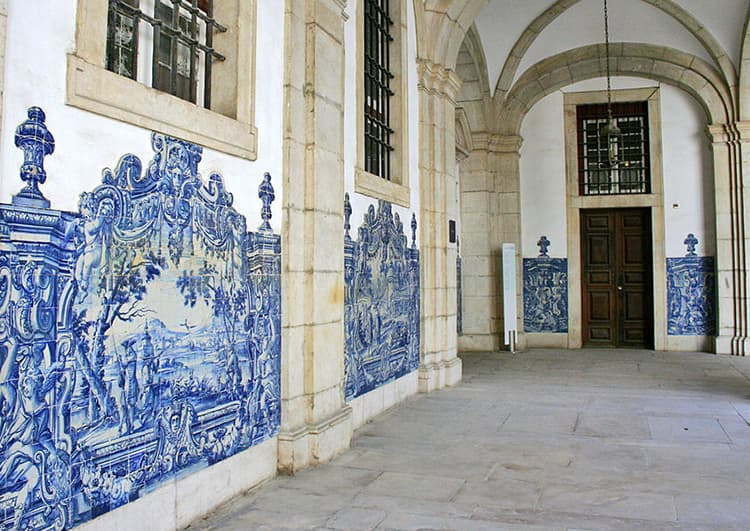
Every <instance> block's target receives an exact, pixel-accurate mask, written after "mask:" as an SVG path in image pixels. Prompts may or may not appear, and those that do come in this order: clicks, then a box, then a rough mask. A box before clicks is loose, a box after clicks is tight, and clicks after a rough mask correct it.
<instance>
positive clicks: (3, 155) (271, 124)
mask: <svg viewBox="0 0 750 531" xmlns="http://www.w3.org/2000/svg"><path fill="white" fill-rule="evenodd" d="M8 11H9V13H8V15H9V16H8V43H7V56H6V57H7V60H6V72H5V97H4V112H3V117H2V118H3V127H2V137H1V138H0V168H2V179H0V201H2V202H4V203H7V202H10V200H11V197H12V195H13V194H15V193H17V192H18V190H20V188H21V186H22V183H21V180H20V179H19V177H18V170H19V167H20V166H21V163H22V162H23V153H22V152H21V151H20V150H19V149H17V148H16V147H15V145H14V143H13V142H14V140H13V138H14V134H15V129H16V126H17V125H18V124H20V123H21V122H23V121H24V120H25V119H26V109H27V108H28V107H31V106H37V107H42V109H44V111H45V113H46V115H47V122H46V123H47V126H48V127H49V129H50V131H51V132H52V134H53V135H54V137H55V152H54V154H52V155H51V156H49V157H47V158H46V160H45V169H46V171H47V182H46V184H44V185H42V187H41V189H42V193H44V195H45V196H46V197H47V198H48V199H49V200H50V201H51V203H52V208H55V209H59V210H69V211H76V210H77V208H78V194H79V193H80V192H82V191H88V190H91V189H93V188H94V187H95V186H97V185H98V184H100V183H101V170H102V169H103V168H105V167H109V168H114V167H115V165H116V164H117V161H118V160H119V158H120V157H121V156H122V155H124V154H126V153H133V154H135V155H137V156H138V157H139V158H140V159H141V161H142V162H143V163H144V166H145V165H146V164H147V163H148V162H149V161H150V160H151V158H152V155H153V151H152V149H151V144H150V131H148V130H144V129H141V128H138V127H135V126H132V125H128V124H124V123H122V122H118V121H115V120H112V119H109V118H104V117H102V116H99V115H96V114H92V113H89V112H85V111H82V110H79V109H76V108H73V107H69V106H66V105H65V103H64V102H65V67H66V54H68V53H70V52H72V51H73V50H74V49H75V42H74V37H75V21H76V2H75V0H35V1H34V2H27V1H25V0H10V2H9V6H8ZM257 16H258V24H257V27H258V33H257V52H256V54H255V59H256V72H257V75H256V87H255V97H256V99H255V125H256V126H257V128H258V158H257V160H255V161H247V160H244V159H240V158H237V157H233V156H230V155H225V154H223V153H219V152H216V151H214V150H208V149H204V152H203V160H202V162H201V164H200V166H199V170H200V172H201V174H202V176H203V177H204V178H207V177H208V175H209V174H210V173H211V172H213V171H216V172H219V173H221V174H222V175H223V177H224V181H225V184H226V188H227V190H228V191H230V192H231V193H233V194H234V200H235V204H234V206H235V208H236V209H237V210H238V211H239V212H240V213H241V214H243V215H245V216H246V217H247V219H248V228H249V229H253V228H255V226H256V225H260V221H261V220H260V209H261V206H262V203H261V202H260V200H259V199H258V185H259V184H260V182H261V179H262V177H263V173H264V172H269V173H271V177H272V183H273V186H274V188H275V190H276V198H277V200H276V201H275V202H274V203H273V204H272V205H271V208H272V213H273V218H272V220H271V225H272V226H273V227H274V230H275V231H276V232H279V231H280V229H281V200H280V198H281V192H282V191H281V182H282V179H281V161H282V147H281V146H282V117H283V101H282V87H283V74H284V72H283V68H284V49H283V46H279V43H280V42H283V31H284V30H283V28H284V5H283V2H258V15H257ZM29 21H34V23H33V27H32V25H30V24H29Z"/></svg>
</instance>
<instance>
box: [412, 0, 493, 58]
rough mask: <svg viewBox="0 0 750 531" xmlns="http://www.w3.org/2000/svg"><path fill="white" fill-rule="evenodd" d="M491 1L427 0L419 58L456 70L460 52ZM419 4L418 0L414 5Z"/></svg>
mask: <svg viewBox="0 0 750 531" xmlns="http://www.w3.org/2000/svg"><path fill="white" fill-rule="evenodd" d="M488 1H489V0H454V1H452V2H446V1H445V0H425V1H424V7H423V8H422V7H420V9H419V11H420V12H421V15H422V20H421V22H420V23H418V25H417V27H418V29H421V30H422V32H421V36H418V39H417V40H418V42H419V43H420V45H421V46H419V45H418V50H417V53H418V57H419V58H420V59H426V60H429V61H431V62H433V63H437V64H440V65H443V67H445V68H447V69H453V68H454V67H455V65H456V59H457V57H458V50H459V48H460V47H461V43H462V42H463V41H464V37H465V36H466V33H467V32H468V31H469V28H470V27H471V26H472V24H473V23H474V20H475V19H476V17H477V15H478V14H479V12H480V11H481V10H482V8H483V7H484V6H485V5H487V2H488ZM418 3H420V2H419V0H415V4H418Z"/></svg>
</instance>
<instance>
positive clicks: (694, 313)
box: [667, 254, 716, 336]
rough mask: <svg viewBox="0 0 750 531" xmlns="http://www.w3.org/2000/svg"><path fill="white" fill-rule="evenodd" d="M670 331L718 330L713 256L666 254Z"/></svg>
mask: <svg viewBox="0 0 750 531" xmlns="http://www.w3.org/2000/svg"><path fill="white" fill-rule="evenodd" d="M667 333H668V334H669V335H670V336H711V335H715V334H716V270H715V265H714V258H713V257H712V256H691V255H690V254H688V255H687V256H685V257H679V258H667Z"/></svg>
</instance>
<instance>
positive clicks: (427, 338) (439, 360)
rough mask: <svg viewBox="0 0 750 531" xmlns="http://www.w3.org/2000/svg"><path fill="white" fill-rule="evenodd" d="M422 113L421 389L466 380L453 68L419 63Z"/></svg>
mask: <svg viewBox="0 0 750 531" xmlns="http://www.w3.org/2000/svg"><path fill="white" fill-rule="evenodd" d="M417 71H418V75H419V84H418V90H419V113H420V151H419V153H420V156H419V169H420V224H419V225H420V267H421V286H422V301H421V305H422V307H421V315H422V330H421V337H422V360H421V364H420V367H419V390H420V392H430V391H433V390H435V389H440V388H442V387H445V386H449V385H455V384H456V383H458V382H459V381H460V380H461V374H462V370H461V359H460V358H459V357H458V334H457V332H456V319H457V303H456V294H457V283H456V254H457V250H456V244H455V243H450V242H449V241H448V221H449V220H450V219H456V218H457V217H458V206H457V203H458V202H457V198H456V197H455V190H456V185H457V178H456V174H457V173H456V157H455V147H456V142H455V106H456V104H455V99H456V94H457V92H458V89H459V88H460V84H461V82H460V79H459V77H458V76H457V75H456V73H455V72H453V71H452V70H450V69H447V68H445V67H444V66H443V65H439V64H436V63H433V62H431V61H428V60H424V59H418V64H417Z"/></svg>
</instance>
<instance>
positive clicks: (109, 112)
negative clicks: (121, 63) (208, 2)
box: [65, 0, 258, 160]
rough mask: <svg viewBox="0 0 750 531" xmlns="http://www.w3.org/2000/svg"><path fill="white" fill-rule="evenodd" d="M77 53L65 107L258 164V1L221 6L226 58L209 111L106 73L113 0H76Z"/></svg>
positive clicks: (218, 41)
mask: <svg viewBox="0 0 750 531" xmlns="http://www.w3.org/2000/svg"><path fill="white" fill-rule="evenodd" d="M77 1H78V6H77V7H78V9H77V15H76V36H75V51H74V52H73V53H69V54H68V59H67V76H66V93H65V103H66V104H68V105H71V106H73V107H77V108H79V109H83V110H86V111H90V112H93V113H96V114H100V115H102V116H106V117H108V118H112V119H115V120H118V121H121V122H125V123H128V124H131V125H135V126H137V127H143V128H145V129H150V130H153V131H159V132H162V133H165V134H168V135H171V136H175V137H177V138H181V139H183V140H187V141H190V142H195V143H196V144H199V145H201V146H204V147H207V148H210V149H215V150H217V151H221V152H223V153H227V154H229V155H235V156H238V157H242V158H244V159H248V160H255V159H256V158H257V144H258V140H257V139H258V131H257V128H256V127H255V55H254V54H255V50H256V22H257V10H256V2H257V0H222V1H221V2H217V7H216V9H215V16H216V19H217V20H219V21H221V23H222V24H223V25H224V26H226V27H227V32H226V33H218V34H216V35H215V36H214V45H215V47H216V48H217V49H220V50H221V51H222V54H223V55H224V56H225V57H226V60H225V61H223V62H217V63H215V65H214V66H213V72H212V81H211V83H212V101H211V109H204V108H203V107H201V106H200V105H196V104H194V103H191V102H189V101H185V100H182V99H180V98H178V97H177V96H173V95H171V94H169V93H167V92H162V91H160V90H157V89H154V88H151V87H149V86H147V85H144V84H142V83H139V82H137V81H134V80H132V79H129V78H126V77H124V76H121V75H119V74H116V73H114V72H110V71H109V70H107V69H106V48H107V20H108V18H107V11H108V6H109V0H77Z"/></svg>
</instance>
